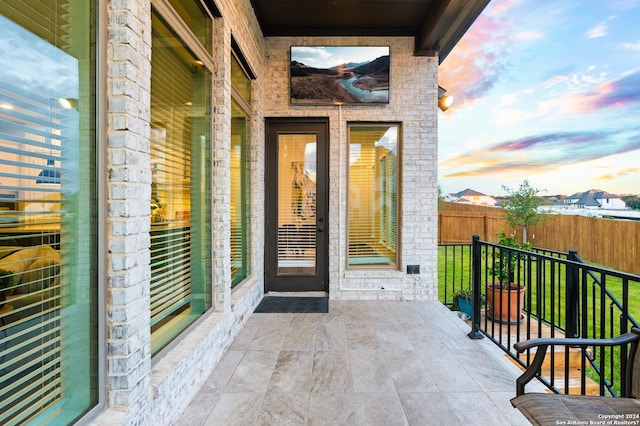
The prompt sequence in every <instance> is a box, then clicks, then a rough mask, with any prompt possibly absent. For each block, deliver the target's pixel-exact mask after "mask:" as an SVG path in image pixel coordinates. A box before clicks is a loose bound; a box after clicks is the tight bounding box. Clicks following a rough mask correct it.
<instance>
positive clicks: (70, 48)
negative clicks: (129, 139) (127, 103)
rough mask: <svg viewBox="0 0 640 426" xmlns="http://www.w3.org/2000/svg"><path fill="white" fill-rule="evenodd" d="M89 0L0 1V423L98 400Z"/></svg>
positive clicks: (66, 420)
mask: <svg viewBox="0 0 640 426" xmlns="http://www.w3.org/2000/svg"><path fill="white" fill-rule="evenodd" d="M95 9H96V7H95V2H94V1H87V0H59V1H52V0H51V1H45V0H41V1H33V0H24V1H12V2H8V1H4V2H0V424H36V423H42V424H44V423H47V422H48V421H51V420H52V418H53V417H54V416H55V422H56V423H59V424H71V423H73V422H74V421H75V420H76V419H78V418H79V417H81V416H82V415H83V413H85V412H87V411H89V410H90V409H91V408H92V407H94V406H96V405H97V403H98V388H99V387H98V378H97V376H96V371H98V365H97V360H98V355H97V353H98V326H97V324H98V313H97V307H98V277H97V275H98V274H97V258H98V256H97V246H98V245H97V187H98V185H97V182H96V132H95V130H96V126H95V123H96V115H95V103H96V102H95V99H96V92H95V87H96V85H95V51H96V49H95V44H94V43H95V39H96V37H95V18H96V17H95Z"/></svg>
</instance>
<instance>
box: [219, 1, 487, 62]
mask: <svg viewBox="0 0 640 426" xmlns="http://www.w3.org/2000/svg"><path fill="white" fill-rule="evenodd" d="M209 1H210V0H209ZM489 1H490V0H402V1H400V0H349V1H336V0H308V1H305V2H300V1H297V0H251V5H252V6H253V9H254V11H255V14H256V16H257V18H258V23H259V24H260V28H261V29H262V33H263V34H264V36H265V37H275V36H290V37H295V36H413V37H414V38H415V41H416V42H415V55H421V56H422V55H434V54H436V53H437V54H439V60H440V63H442V61H444V59H445V58H446V57H447V55H448V54H449V52H450V51H451V50H452V49H453V47H454V46H455V45H456V44H457V43H458V41H459V40H460V38H461V37H462V36H463V35H464V33H465V32H466V31H467V30H468V29H469V27H470V26H471V24H473V22H474V21H475V20H476V18H477V17H478V16H479V15H480V13H481V12H482V11H483V10H484V8H485V7H486V6H487V4H489Z"/></svg>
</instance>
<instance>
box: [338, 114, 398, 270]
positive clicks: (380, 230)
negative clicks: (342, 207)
mask: <svg viewBox="0 0 640 426" xmlns="http://www.w3.org/2000/svg"><path fill="white" fill-rule="evenodd" d="M347 128H348V137H349V169H348V170H349V172H348V187H349V196H348V200H347V205H348V212H349V214H348V233H349V236H348V241H349V250H347V265H348V266H349V267H363V266H364V267H371V266H376V267H389V268H396V267H397V265H398V252H399V251H398V232H399V224H398V210H399V204H400V197H399V193H398V182H399V181H400V179H399V172H400V156H399V153H400V133H401V132H400V130H401V129H400V125H399V124H395V123H349V124H348V125H347Z"/></svg>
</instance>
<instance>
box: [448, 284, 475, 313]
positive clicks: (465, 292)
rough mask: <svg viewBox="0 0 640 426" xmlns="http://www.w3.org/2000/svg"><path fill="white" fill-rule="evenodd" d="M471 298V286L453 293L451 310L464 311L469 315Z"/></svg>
mask: <svg viewBox="0 0 640 426" xmlns="http://www.w3.org/2000/svg"><path fill="white" fill-rule="evenodd" d="M472 300H473V292H472V290H471V288H464V289H460V290H458V291H456V292H455V293H454V294H453V305H452V307H451V310H453V311H460V312H464V313H465V314H467V315H469V317H471V312H472V311H471V301H472Z"/></svg>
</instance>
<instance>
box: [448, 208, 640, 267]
mask: <svg viewBox="0 0 640 426" xmlns="http://www.w3.org/2000/svg"><path fill="white" fill-rule="evenodd" d="M499 231H505V232H506V233H507V234H510V233H512V232H513V230H512V229H508V228H507V224H506V221H505V220H504V219H503V218H502V210H501V209H499V208H494V207H483V206H471V205H464V204H456V203H444V202H443V203H441V204H440V208H439V211H438V243H440V244H451V243H471V237H472V236H473V235H474V234H478V235H480V239H482V240H484V241H490V242H497V237H496V234H497V233H498V232H499ZM518 232H520V231H518ZM527 236H528V238H529V240H530V241H532V242H533V243H534V245H535V246H536V247H540V248H545V249H549V250H557V251H562V252H567V251H569V250H571V249H575V250H577V251H578V256H580V258H581V259H582V260H584V261H589V262H594V263H597V264H600V265H603V266H605V267H607V268H611V269H616V270H619V271H623V272H628V273H632V274H636V275H640V258H639V256H640V247H638V246H639V245H640V221H633V220H616V219H601V218H593V217H586V216H576V215H558V214H553V215H549V216H548V218H547V220H546V221H544V222H543V223H541V224H538V225H536V226H535V227H531V228H529V229H528V230H527ZM518 240H520V236H519V238H518Z"/></svg>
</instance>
